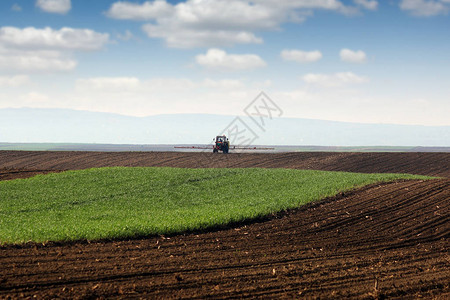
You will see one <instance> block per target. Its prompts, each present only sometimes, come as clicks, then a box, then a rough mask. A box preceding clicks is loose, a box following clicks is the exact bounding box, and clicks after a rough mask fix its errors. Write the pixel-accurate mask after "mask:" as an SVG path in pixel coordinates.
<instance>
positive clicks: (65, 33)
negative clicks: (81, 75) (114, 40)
mask: <svg viewBox="0 0 450 300" xmlns="http://www.w3.org/2000/svg"><path fill="white" fill-rule="evenodd" d="M108 41H109V35H108V34H103V33H98V32H95V31H93V30H90V29H73V28H67V27H64V28H61V29H60V30H54V29H52V28H49V27H46V28H43V29H38V28H34V27H27V28H23V29H21V28H16V27H1V28H0V69H6V70H8V71H12V70H19V71H68V70H72V69H74V68H75V67H76V65H77V62H76V61H75V60H74V59H73V58H72V53H73V52H74V51H95V50H100V49H101V48H102V47H103V46H104V45H105V44H106V43H107V42H108Z"/></svg>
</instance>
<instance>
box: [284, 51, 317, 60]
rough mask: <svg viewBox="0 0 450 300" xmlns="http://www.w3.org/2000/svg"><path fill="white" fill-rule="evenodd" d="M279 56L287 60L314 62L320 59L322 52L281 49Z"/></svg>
mask: <svg viewBox="0 0 450 300" xmlns="http://www.w3.org/2000/svg"><path fill="white" fill-rule="evenodd" d="M281 57H282V58H283V59H284V60H287V61H296V62H299V63H308V62H316V61H319V60H321V59H322V53H321V52H320V51H318V50H316V51H309V52H307V51H301V50H283V51H281Z"/></svg>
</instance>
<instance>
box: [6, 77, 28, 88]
mask: <svg viewBox="0 0 450 300" xmlns="http://www.w3.org/2000/svg"><path fill="white" fill-rule="evenodd" d="M29 82H30V78H29V77H28V76H27V75H17V76H0V87H19V86H23V85H26V84H28V83H29Z"/></svg>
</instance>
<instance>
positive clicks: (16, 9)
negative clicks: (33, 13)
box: [11, 3, 22, 11]
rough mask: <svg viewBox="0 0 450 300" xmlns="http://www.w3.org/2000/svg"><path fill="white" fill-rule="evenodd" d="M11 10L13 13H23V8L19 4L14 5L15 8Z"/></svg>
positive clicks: (12, 7)
mask: <svg viewBox="0 0 450 300" xmlns="http://www.w3.org/2000/svg"><path fill="white" fill-rule="evenodd" d="M11 10H12V11H22V7H21V6H20V5H19V4H17V3H14V4H13V6H11Z"/></svg>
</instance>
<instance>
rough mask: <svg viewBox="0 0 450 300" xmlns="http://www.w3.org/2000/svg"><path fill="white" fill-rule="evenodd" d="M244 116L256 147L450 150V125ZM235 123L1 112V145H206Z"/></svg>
mask: <svg viewBox="0 0 450 300" xmlns="http://www.w3.org/2000/svg"><path fill="white" fill-rule="evenodd" d="M241 118H242V120H243V122H244V123H245V124H247V125H248V126H249V127H250V128H251V129H252V130H253V131H254V132H255V133H256V134H257V135H258V136H259V137H258V138H257V139H256V140H255V141H254V144H258V145H316V146H397V147H398V146H422V147H449V146H450V126H412V125H389V124H361V123H346V122H335V121H323V120H311V119H298V118H276V119H273V120H266V124H265V126H264V127H263V128H264V130H265V131H263V130H261V129H260V128H259V127H258V126H257V125H255V124H254V123H253V121H252V120H250V119H249V118H248V117H241ZM234 119H235V117H234V116H224V115H207V114H174V115H156V116H149V117H142V118H140V117H130V116H123V115H118V114H110V113H99V112H88V111H77V110H67V109H36V108H20V109H0V142H3V143H97V144H207V143H209V142H210V141H211V140H212V138H213V137H214V136H215V135H216V134H219V133H221V131H222V130H223V129H225V128H226V127H227V126H228V125H229V124H230V123H231V122H232V121H233V120H234ZM231 142H232V143H233V142H234V141H233V140H232V141H231Z"/></svg>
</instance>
